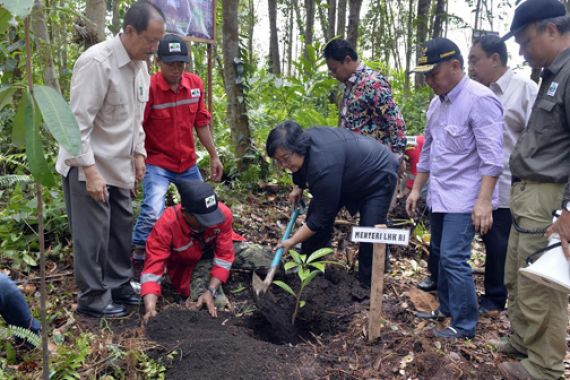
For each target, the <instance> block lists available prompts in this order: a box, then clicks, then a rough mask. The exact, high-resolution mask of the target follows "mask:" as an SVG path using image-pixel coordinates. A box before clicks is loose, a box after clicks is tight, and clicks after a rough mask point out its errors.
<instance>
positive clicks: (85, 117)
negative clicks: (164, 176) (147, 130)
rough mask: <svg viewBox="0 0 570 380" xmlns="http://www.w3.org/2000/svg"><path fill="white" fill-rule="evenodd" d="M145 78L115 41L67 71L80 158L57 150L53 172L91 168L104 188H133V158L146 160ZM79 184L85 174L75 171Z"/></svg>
mask: <svg viewBox="0 0 570 380" xmlns="http://www.w3.org/2000/svg"><path fill="white" fill-rule="evenodd" d="M149 84H150V76H149V74H148V70H147V66H146V62H143V61H133V60H131V59H130V57H129V55H128V53H127V51H126V50H125V47H124V46H123V43H122V42H121V39H120V36H116V37H114V38H113V39H111V40H108V41H104V42H101V43H99V44H97V45H94V46H92V47H91V48H89V49H88V50H87V51H85V52H84V53H83V54H81V56H80V57H79V59H78V60H77V62H75V65H74V67H73V74H72V76H71V95H70V107H71V111H72V112H73V114H74V115H75V118H76V119H77V123H78V124H79V130H80V133H81V152H80V154H79V155H78V156H71V155H70V154H69V153H67V152H66V151H65V150H64V149H63V148H62V147H60V149H59V155H58V161H57V164H56V170H57V172H58V173H60V174H61V175H63V176H67V174H68V173H69V169H70V167H73V166H77V167H83V166H90V165H95V166H96V168H97V171H98V172H99V174H100V175H101V176H102V177H103V179H104V180H105V182H106V183H107V184H108V185H111V186H116V187H120V188H125V189H130V188H133V186H134V181H135V176H134V155H135V154H141V155H143V156H145V157H146V151H145V148H144V130H143V128H142V120H143V115H144V109H145V106H146V102H147V101H148V91H149ZM78 174H79V180H80V181H85V173H84V172H83V170H79V173H78Z"/></svg>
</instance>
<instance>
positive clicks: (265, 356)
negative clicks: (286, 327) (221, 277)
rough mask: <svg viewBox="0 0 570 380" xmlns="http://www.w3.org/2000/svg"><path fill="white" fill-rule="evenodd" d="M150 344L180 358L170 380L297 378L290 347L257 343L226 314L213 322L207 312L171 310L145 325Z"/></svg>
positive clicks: (298, 374)
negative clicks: (175, 351)
mask: <svg viewBox="0 0 570 380" xmlns="http://www.w3.org/2000/svg"><path fill="white" fill-rule="evenodd" d="M147 335H148V337H149V338H150V339H152V340H154V341H155V342H157V343H158V344H160V345H162V346H164V347H166V348H167V349H168V350H173V349H176V350H178V352H179V353H180V356H177V358H176V360H175V361H176V364H175V365H173V366H172V368H171V369H169V371H168V372H167V374H166V375H167V378H168V379H173V380H176V379H181V380H182V379H184V380H186V379H219V380H223V379H232V380H235V379H248V380H249V379H297V378H300V377H301V375H300V372H299V370H297V369H296V367H295V365H293V364H290V363H292V362H293V361H294V359H292V358H290V355H291V348H290V347H287V346H277V345H273V344H271V343H268V342H264V341H260V340H257V339H255V338H253V337H251V336H250V335H248V334H247V333H246V330H245V329H244V328H242V327H239V326H236V325H235V324H234V323H233V320H232V317H231V316H230V315H229V314H226V313H221V314H219V315H218V318H217V319H213V318H211V317H210V316H209V314H208V313H207V312H205V311H191V310H188V309H183V308H178V307H173V308H169V309H166V310H164V311H162V312H161V313H159V314H158V316H157V317H156V318H154V319H153V320H151V321H150V323H149V324H148V326H147Z"/></svg>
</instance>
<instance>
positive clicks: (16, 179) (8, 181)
mask: <svg viewBox="0 0 570 380" xmlns="http://www.w3.org/2000/svg"><path fill="white" fill-rule="evenodd" d="M32 182H34V179H33V178H32V176H30V175H25V174H6V175H3V176H0V189H2V188H4V189H5V188H8V187H12V186H14V185H18V184H20V185H25V184H28V183H32Z"/></svg>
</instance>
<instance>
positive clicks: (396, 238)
mask: <svg viewBox="0 0 570 380" xmlns="http://www.w3.org/2000/svg"><path fill="white" fill-rule="evenodd" d="M350 240H352V241H354V242H359V243H381V244H392V245H408V243H409V241H410V230H409V229H399V228H377V227H353V228H352V235H351V239H350Z"/></svg>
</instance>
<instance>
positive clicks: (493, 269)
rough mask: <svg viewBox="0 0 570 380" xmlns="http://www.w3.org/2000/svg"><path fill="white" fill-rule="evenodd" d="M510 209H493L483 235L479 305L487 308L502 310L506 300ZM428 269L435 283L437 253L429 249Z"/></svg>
mask: <svg viewBox="0 0 570 380" xmlns="http://www.w3.org/2000/svg"><path fill="white" fill-rule="evenodd" d="M511 224H512V217H511V210H510V209H508V208H499V209H496V210H495V211H493V227H492V228H491V230H490V231H489V232H487V233H486V234H485V235H484V236H483V243H484V244H485V252H486V255H485V281H484V282H485V294H483V295H482V296H481V299H480V301H479V306H483V307H485V308H486V309H488V310H502V309H504V308H505V304H506V302H507V288H506V287H505V281H504V280H505V260H506V258H507V246H508V243H509V233H510V231H511ZM428 269H429V271H430V273H431V278H432V280H433V281H434V282H435V283H436V284H437V280H438V274H439V255H437V254H434V252H433V250H431V249H430V255H429V258H428Z"/></svg>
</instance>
